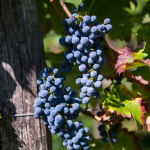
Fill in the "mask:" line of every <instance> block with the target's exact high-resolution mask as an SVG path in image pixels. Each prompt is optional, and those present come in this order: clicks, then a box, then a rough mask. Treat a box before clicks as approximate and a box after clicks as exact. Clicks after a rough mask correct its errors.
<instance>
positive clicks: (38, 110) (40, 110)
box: [35, 107, 42, 115]
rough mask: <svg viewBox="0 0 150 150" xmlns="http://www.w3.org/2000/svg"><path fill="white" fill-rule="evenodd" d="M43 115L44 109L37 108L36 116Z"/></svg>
mask: <svg viewBox="0 0 150 150" xmlns="http://www.w3.org/2000/svg"><path fill="white" fill-rule="evenodd" d="M41 113H42V109H41V108H40V107H36V109H35V114H37V115H40V114H41Z"/></svg>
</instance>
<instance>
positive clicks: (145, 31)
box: [137, 25, 150, 54]
mask: <svg viewBox="0 0 150 150" xmlns="http://www.w3.org/2000/svg"><path fill="white" fill-rule="evenodd" d="M137 34H138V36H139V37H140V38H142V39H143V41H145V42H146V45H147V47H146V50H147V52H148V53H149V54H150V52H149V51H150V26H149V25H141V26H140V27H139V30H138V32H137Z"/></svg>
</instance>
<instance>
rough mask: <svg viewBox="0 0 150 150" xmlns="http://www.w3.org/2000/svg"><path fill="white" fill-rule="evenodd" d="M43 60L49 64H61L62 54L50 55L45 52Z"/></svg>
mask: <svg viewBox="0 0 150 150" xmlns="http://www.w3.org/2000/svg"><path fill="white" fill-rule="evenodd" d="M45 58H46V59H47V60H49V61H50V63H61V62H62V61H63V53H58V54H55V53H52V52H45Z"/></svg>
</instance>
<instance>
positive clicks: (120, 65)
mask: <svg viewBox="0 0 150 150" xmlns="http://www.w3.org/2000/svg"><path fill="white" fill-rule="evenodd" d="M143 51H144V50H143V49H142V50H139V51H138V52H137V53H134V52H132V51H131V49H130V48H128V47H125V48H124V49H122V50H120V53H121V55H119V56H118V60H117V63H116V64H115V69H117V72H118V73H119V74H120V73H121V72H124V71H125V70H127V69H132V68H135V67H141V66H145V65H146V64H145V63H144V61H142V59H143V58H145V57H146V56H147V55H148V54H147V53H143Z"/></svg>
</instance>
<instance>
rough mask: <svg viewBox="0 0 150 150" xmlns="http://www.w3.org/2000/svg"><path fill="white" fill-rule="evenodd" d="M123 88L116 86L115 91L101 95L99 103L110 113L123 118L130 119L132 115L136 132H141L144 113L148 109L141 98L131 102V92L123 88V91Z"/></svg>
mask: <svg viewBox="0 0 150 150" xmlns="http://www.w3.org/2000/svg"><path fill="white" fill-rule="evenodd" d="M123 88H124V87H123V86H117V87H116V88H115V90H116V91H113V92H111V93H109V92H107V93H106V94H103V95H102V101H101V103H102V105H103V107H104V108H105V109H108V110H109V111H110V112H115V111H116V112H117V113H119V114H120V115H122V116H123V117H128V118H131V115H132V116H133V117H134V118H135V120H136V124H137V130H141V129H142V128H143V127H144V126H145V125H146V122H145V113H146V112H147V111H148V107H147V105H146V104H145V101H144V100H142V99H141V98H135V99H133V100H132V98H133V96H132V95H131V92H129V91H128V90H127V89H125V88H124V89H125V90H123Z"/></svg>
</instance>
